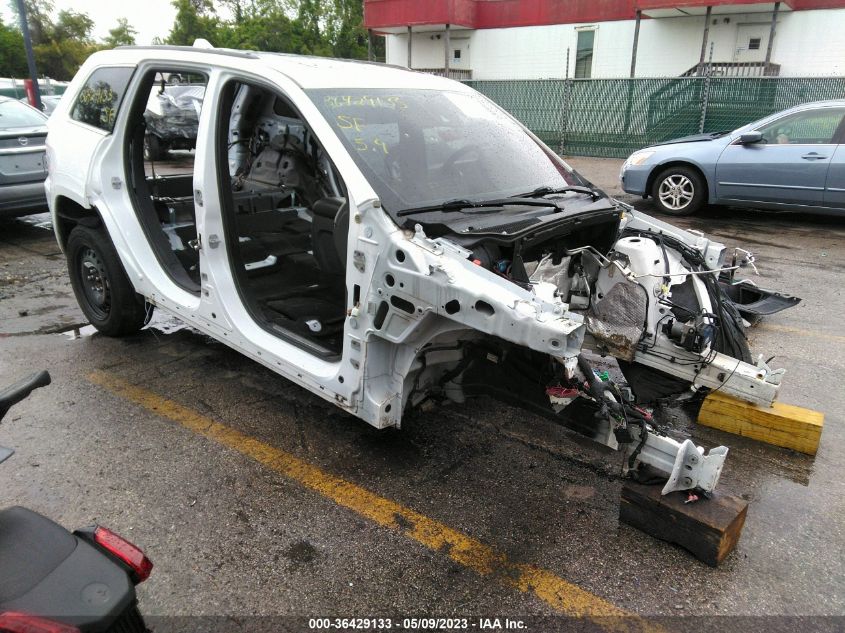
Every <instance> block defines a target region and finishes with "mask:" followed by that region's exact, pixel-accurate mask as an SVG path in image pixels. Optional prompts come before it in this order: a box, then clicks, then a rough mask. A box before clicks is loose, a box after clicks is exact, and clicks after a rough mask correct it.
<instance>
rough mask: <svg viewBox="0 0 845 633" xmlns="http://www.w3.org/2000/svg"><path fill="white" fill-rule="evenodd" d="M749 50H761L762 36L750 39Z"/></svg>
mask: <svg viewBox="0 0 845 633" xmlns="http://www.w3.org/2000/svg"><path fill="white" fill-rule="evenodd" d="M748 50H750V51H759V50H760V38H759V37H752V38H751V39H750V40H748Z"/></svg>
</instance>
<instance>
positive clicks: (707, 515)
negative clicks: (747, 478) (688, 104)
mask: <svg viewBox="0 0 845 633" xmlns="http://www.w3.org/2000/svg"><path fill="white" fill-rule="evenodd" d="M661 489H662V486H660V485H657V486H654V485H652V486H646V485H643V484H639V483H636V482H634V481H626V482H625V484H624V485H623V486H622V498H621V500H620V503H619V520H620V521H622V522H623V523H627V524H628V525H631V526H633V527H635V528H637V529H640V530H642V531H643V532H646V533H647V534H651V535H652V536H654V537H656V538H659V539H661V540H663V541H668V542H670V543H675V544H677V545H680V546H681V547H683V548H684V549H686V550H689V551H690V552H692V554H693V555H694V556H695V557H696V558H698V559H699V560H700V561H702V562H705V563H707V564H708V565H710V566H711V567H716V566H717V565H718V564H719V563H721V562H722V561H723V560H724V559H725V557H726V556H727V555H728V554H730V553H731V552H732V551H733V549H734V548H735V547H736V544H737V542H738V541H739V535H740V533H741V532H742V526H743V525H745V514H746V511H747V510H748V503H746V502H745V501H743V500H742V499H741V498H739V497H736V496H734V495H730V494H726V493H721V492H718V491H715V492H714V493H713V496H712V498H710V499H701V500H699V501H696V502H695V503H687V504H685V503H684V500H685V499H686V494H685V493H683V492H672V493H669V494H668V495H666V496H663V495H661V494H660V490H661Z"/></svg>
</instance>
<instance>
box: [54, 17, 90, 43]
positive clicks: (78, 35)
mask: <svg viewBox="0 0 845 633" xmlns="http://www.w3.org/2000/svg"><path fill="white" fill-rule="evenodd" d="M93 28H94V20H92V19H91V18H90V17H88V14H87V13H77V12H76V11H73V10H66V11H59V18H58V20H56V23H55V24H54V25H53V32H52V35H51V37H50V39H51V40H52V41H53V42H62V41H63V40H74V41H77V42H80V43H84V44H90V43H92V42H93V40H92V39H91V30H92V29H93Z"/></svg>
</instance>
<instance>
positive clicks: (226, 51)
mask: <svg viewBox="0 0 845 633" xmlns="http://www.w3.org/2000/svg"><path fill="white" fill-rule="evenodd" d="M118 49H119V50H123V51H184V52H186V53H202V54H204V55H206V54H212V55H225V56H227V57H240V58H241V59H258V55H256V54H255V53H252V52H249V51H236V50H235V49H233V48H199V47H196V48H195V47H193V46H172V45H170V44H160V45H151V46H118V47H117V49H116V50H118Z"/></svg>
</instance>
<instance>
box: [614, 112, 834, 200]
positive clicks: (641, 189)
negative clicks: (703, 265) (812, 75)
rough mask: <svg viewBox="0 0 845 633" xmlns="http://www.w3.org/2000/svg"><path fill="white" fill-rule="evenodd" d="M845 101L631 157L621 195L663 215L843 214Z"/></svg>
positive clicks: (657, 147) (680, 141)
mask: <svg viewBox="0 0 845 633" xmlns="http://www.w3.org/2000/svg"><path fill="white" fill-rule="evenodd" d="M843 117H845V100H838V101H820V102H816V103H808V104H804V105H801V106H797V107H795V108H791V109H789V110H784V111H783V112H778V113H777V114H772V115H770V116H768V117H766V118H764V119H761V120H759V121H755V122H754V123H749V124H748V125H745V126H743V127H741V128H739V129H736V130H734V131H731V132H715V133H712V134H698V135H695V136H688V137H684V138H680V139H675V140H672V141H666V142H665V143H662V144H660V145H654V146H652V147H646V148H644V149H641V150H639V151H637V152H634V153H633V154H631V156H629V157H628V160H626V161H625V164H624V165H623V167H622V173H621V179H622V188H623V189H624V190H625V191H627V192H628V193H633V194H639V195H641V196H643V197H648V196H651V197H653V198H654V202H655V204H656V205H657V207H658V208H659V209H660V210H661V211H662V212H663V213H667V214H669V215H690V214H692V213H695V212H696V211H698V210H699V209H700V208H701V207H702V206H703V205H705V204H707V203H709V204H720V205H728V206H733V207H758V208H763V209H772V210H781V211H802V210H804V211H813V212H819V213H827V214H841V213H845V119H844V118H843Z"/></svg>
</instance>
